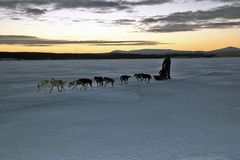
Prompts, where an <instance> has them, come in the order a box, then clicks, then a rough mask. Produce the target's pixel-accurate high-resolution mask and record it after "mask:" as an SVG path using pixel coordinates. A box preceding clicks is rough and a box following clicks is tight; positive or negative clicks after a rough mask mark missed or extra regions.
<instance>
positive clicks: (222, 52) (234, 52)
mask: <svg viewBox="0 0 240 160" xmlns="http://www.w3.org/2000/svg"><path fill="white" fill-rule="evenodd" d="M208 54H215V55H216V56H217V57H240V48H236V47H227V48H222V49H217V50H213V51H209V52H208Z"/></svg>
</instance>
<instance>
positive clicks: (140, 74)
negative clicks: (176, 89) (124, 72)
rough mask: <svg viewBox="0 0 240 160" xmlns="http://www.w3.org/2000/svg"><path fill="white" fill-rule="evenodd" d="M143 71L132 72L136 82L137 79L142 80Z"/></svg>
mask: <svg viewBox="0 0 240 160" xmlns="http://www.w3.org/2000/svg"><path fill="white" fill-rule="evenodd" d="M142 75H143V73H136V74H134V77H135V78H136V79H137V80H138V83H139V81H141V82H142V81H143V77H142Z"/></svg>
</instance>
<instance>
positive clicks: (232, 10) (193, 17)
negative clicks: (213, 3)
mask: <svg viewBox="0 0 240 160" xmlns="http://www.w3.org/2000/svg"><path fill="white" fill-rule="evenodd" d="M239 18H240V5H239V6H229V5H227V6H223V7H219V8H215V9H212V10H208V11H196V12H193V11H188V12H176V13H172V14H170V15H168V16H165V17H163V16H155V17H151V18H146V19H144V20H142V22H145V23H156V22H196V21H203V20H213V19H239Z"/></svg>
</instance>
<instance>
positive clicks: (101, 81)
mask: <svg viewBox="0 0 240 160" xmlns="http://www.w3.org/2000/svg"><path fill="white" fill-rule="evenodd" d="M94 80H95V81H96V82H97V86H98V87H99V86H103V77H94Z"/></svg>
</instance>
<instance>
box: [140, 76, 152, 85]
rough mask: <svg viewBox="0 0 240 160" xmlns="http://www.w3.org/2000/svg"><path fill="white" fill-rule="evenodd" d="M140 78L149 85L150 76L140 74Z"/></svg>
mask: <svg viewBox="0 0 240 160" xmlns="http://www.w3.org/2000/svg"><path fill="white" fill-rule="evenodd" d="M142 78H143V80H144V81H147V82H148V83H149V82H150V80H151V79H152V76H151V75H150V74H142Z"/></svg>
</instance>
